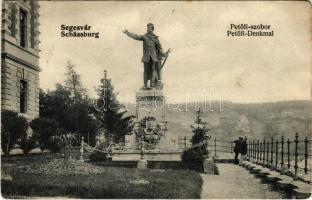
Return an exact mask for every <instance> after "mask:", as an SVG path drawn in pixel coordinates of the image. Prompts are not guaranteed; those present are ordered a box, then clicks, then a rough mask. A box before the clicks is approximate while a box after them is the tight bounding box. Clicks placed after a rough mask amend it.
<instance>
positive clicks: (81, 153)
mask: <svg viewBox="0 0 312 200" xmlns="http://www.w3.org/2000/svg"><path fill="white" fill-rule="evenodd" d="M83 142H84V137H83V136H82V137H81V143H80V156H79V160H80V161H82V162H83Z"/></svg>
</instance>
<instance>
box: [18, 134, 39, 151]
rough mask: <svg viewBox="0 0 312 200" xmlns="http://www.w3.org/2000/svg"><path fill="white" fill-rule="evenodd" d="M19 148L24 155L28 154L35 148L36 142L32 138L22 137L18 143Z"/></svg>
mask: <svg viewBox="0 0 312 200" xmlns="http://www.w3.org/2000/svg"><path fill="white" fill-rule="evenodd" d="M20 147H21V149H22V150H23V153H24V154H28V153H29V152H30V151H31V150H33V149H34V148H36V140H35V138H34V137H32V136H30V137H28V136H27V135H24V136H23V137H22V139H21V142H20Z"/></svg>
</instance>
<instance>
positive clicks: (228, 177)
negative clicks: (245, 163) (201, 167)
mask: <svg viewBox="0 0 312 200" xmlns="http://www.w3.org/2000/svg"><path fill="white" fill-rule="evenodd" d="M217 166H218V169H219V174H220V175H207V174H202V178H203V181H204V182H203V186H202V194H201V198H202V199H233V198H234V199H242V198H243V199H246V198H247V199H281V198H283V195H282V194H281V193H279V192H277V191H272V189H270V186H269V185H268V184H263V183H261V181H260V179H259V178H255V176H254V175H253V174H250V173H249V171H248V170H246V169H245V168H243V167H240V166H238V165H234V164H221V163H220V164H217Z"/></svg>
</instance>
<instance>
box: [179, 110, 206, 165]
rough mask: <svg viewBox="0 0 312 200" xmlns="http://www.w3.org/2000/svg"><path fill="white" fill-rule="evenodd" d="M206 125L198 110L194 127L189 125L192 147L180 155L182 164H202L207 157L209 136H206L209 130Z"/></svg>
mask: <svg viewBox="0 0 312 200" xmlns="http://www.w3.org/2000/svg"><path fill="white" fill-rule="evenodd" d="M206 124H207V123H206V122H203V121H202V118H201V111H200V110H198V111H197V116H196V120H195V125H191V128H192V129H193V130H192V131H193V137H192V139H191V142H192V147H191V148H189V149H186V150H184V151H183V153H182V155H181V159H182V161H183V162H185V163H188V162H202V161H204V160H205V159H206V158H207V157H208V154H209V152H208V149H207V147H208V140H209V139H210V138H211V136H209V135H208V131H209V130H210V129H209V128H207V127H206Z"/></svg>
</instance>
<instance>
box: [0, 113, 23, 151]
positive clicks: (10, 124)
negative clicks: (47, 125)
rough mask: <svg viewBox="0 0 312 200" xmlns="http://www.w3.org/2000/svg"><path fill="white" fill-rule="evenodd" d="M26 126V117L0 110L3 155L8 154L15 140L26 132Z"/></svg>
mask: <svg viewBox="0 0 312 200" xmlns="http://www.w3.org/2000/svg"><path fill="white" fill-rule="evenodd" d="M27 128H28V122H27V120H26V118H25V117H22V116H18V113H17V112H14V111H8V110H5V111H2V112H1V148H2V151H3V152H4V153H5V155H9V153H10V151H11V150H12V148H13V147H14V145H15V144H16V142H17V140H18V139H20V138H21V137H22V136H23V135H25V134H26V131H27Z"/></svg>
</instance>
